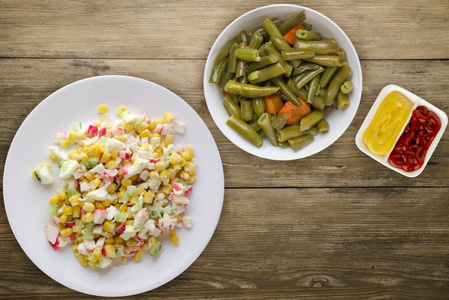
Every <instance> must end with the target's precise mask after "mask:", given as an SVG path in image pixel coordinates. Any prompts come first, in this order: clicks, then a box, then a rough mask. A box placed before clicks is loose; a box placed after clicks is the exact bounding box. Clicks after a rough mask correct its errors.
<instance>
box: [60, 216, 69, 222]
mask: <svg viewBox="0 0 449 300" xmlns="http://www.w3.org/2000/svg"><path fill="white" fill-rule="evenodd" d="M59 222H61V223H65V222H67V215H61V216H60V217H59Z"/></svg>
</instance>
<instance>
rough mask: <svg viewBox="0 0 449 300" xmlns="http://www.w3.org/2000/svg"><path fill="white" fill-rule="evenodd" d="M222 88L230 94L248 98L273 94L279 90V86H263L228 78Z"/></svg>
mask: <svg viewBox="0 0 449 300" xmlns="http://www.w3.org/2000/svg"><path fill="white" fill-rule="evenodd" d="M224 90H225V92H227V93H230V94H238V95H242V96H245V97H249V98H255V97H265V96H268V95H271V94H274V93H276V92H277V91H278V90H279V87H272V86H267V87H263V86H257V85H253V84H246V83H239V82H236V81H234V80H229V81H228V83H226V85H225V87H224Z"/></svg>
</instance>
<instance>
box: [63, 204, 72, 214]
mask: <svg viewBox="0 0 449 300" xmlns="http://www.w3.org/2000/svg"><path fill="white" fill-rule="evenodd" d="M62 213H63V214H64V215H67V216H70V215H71V214H72V213H73V208H72V207H71V206H64V208H63V209H62Z"/></svg>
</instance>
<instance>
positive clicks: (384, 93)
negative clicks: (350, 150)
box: [355, 84, 448, 177]
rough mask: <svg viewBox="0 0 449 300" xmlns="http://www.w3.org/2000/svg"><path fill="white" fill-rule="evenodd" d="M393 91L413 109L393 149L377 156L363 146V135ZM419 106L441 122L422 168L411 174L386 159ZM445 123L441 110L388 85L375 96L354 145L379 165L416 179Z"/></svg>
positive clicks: (444, 115) (397, 87)
mask: <svg viewBox="0 0 449 300" xmlns="http://www.w3.org/2000/svg"><path fill="white" fill-rule="evenodd" d="M393 91H398V92H400V93H402V94H403V95H404V96H405V97H407V99H409V100H410V101H411V102H412V103H413V109H412V111H411V112H410V116H409V117H408V119H407V122H405V125H404V126H403V128H402V130H401V132H400V134H399V135H398V136H397V138H396V141H395V143H394V144H393V147H392V148H391V149H390V151H389V153H388V154H387V155H385V156H378V155H375V154H373V153H371V152H370V151H369V150H368V148H367V147H366V146H365V144H364V143H363V133H364V132H365V130H366V129H367V128H368V126H369V125H370V123H371V121H372V119H373V118H374V115H375V114H376V112H377V109H378V108H379V105H380V104H381V103H382V101H383V100H384V99H385V97H386V96H387V95H388V94H390V93H391V92H393ZM420 105H423V106H426V107H427V108H428V109H429V111H432V112H434V113H435V114H436V115H437V116H438V118H439V119H440V121H441V128H440V130H439V131H438V134H437V135H436V136H435V139H434V140H433V141H432V143H431V144H430V147H429V149H428V150H427V153H426V157H425V160H424V164H423V165H422V167H421V168H419V169H418V170H416V171H413V172H406V171H404V170H403V169H399V168H396V167H393V166H392V165H390V163H389V162H388V157H389V156H390V153H391V151H392V150H393V149H394V145H395V144H396V143H397V141H398V139H399V138H400V137H401V135H402V133H403V132H404V129H405V127H407V124H408V123H409V122H410V119H411V116H412V112H413V110H415V109H416V108H417V107H418V106H420ZM447 123H448V118H447V115H446V113H444V112H443V111H442V110H441V109H439V108H437V107H435V106H434V105H432V104H431V103H429V102H427V101H426V100H424V99H422V98H421V97H419V96H417V95H415V94H413V93H412V92H410V91H407V90H406V89H404V88H402V87H400V86H397V85H394V84H389V85H387V86H386V87H384V88H383V89H382V91H381V92H380V93H379V96H377V99H376V101H375V102H374V104H373V106H372V107H371V109H370V111H369V113H368V115H367V116H366V118H365V120H364V121H363V123H362V126H361V127H360V129H359V131H358V133H357V135H356V138H355V143H356V145H357V147H358V148H359V149H360V151H362V152H363V153H365V154H366V155H368V156H370V157H371V158H373V159H375V160H377V161H378V162H379V163H381V164H383V165H384V166H386V167H388V168H390V169H392V170H394V171H396V172H398V173H400V174H402V175H404V176H407V177H416V176H418V175H419V174H421V173H422V171H424V168H425V167H426V165H427V163H428V162H429V159H430V157H431V156H432V153H433V151H434V150H435V148H436V147H437V145H438V142H439V141H440V139H441V137H442V136H443V133H444V131H445V129H446V126H447Z"/></svg>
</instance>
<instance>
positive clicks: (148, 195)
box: [143, 192, 154, 204]
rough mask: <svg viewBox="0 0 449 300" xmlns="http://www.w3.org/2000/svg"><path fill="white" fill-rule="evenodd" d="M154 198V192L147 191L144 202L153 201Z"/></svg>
mask: <svg viewBox="0 0 449 300" xmlns="http://www.w3.org/2000/svg"><path fill="white" fill-rule="evenodd" d="M153 199H154V194H153V193H152V192H146V193H145V194H144V195H143V202H145V203H150V204H151V203H153Z"/></svg>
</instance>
